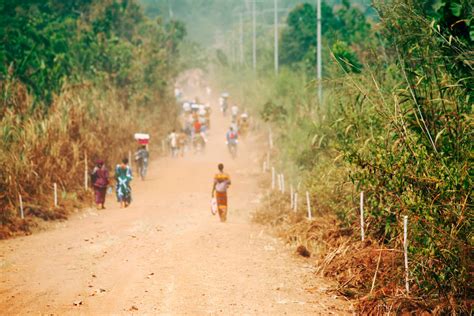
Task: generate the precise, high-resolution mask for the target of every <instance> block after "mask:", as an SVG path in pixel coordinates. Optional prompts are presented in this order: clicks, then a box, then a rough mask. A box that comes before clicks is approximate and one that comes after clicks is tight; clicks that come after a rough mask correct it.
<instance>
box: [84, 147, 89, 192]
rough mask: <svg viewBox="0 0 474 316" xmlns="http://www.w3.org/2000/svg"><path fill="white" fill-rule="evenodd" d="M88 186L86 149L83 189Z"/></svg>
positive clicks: (85, 153) (85, 154)
mask: <svg viewBox="0 0 474 316" xmlns="http://www.w3.org/2000/svg"><path fill="white" fill-rule="evenodd" d="M88 188H89V172H88V170H87V151H85V152H84V189H85V190H86V191H87V190H88Z"/></svg>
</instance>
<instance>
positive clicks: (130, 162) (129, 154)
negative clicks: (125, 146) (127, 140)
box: [128, 150, 132, 169]
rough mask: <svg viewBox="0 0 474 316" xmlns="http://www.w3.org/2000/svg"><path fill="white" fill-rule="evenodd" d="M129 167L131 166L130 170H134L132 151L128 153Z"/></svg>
mask: <svg viewBox="0 0 474 316" xmlns="http://www.w3.org/2000/svg"><path fill="white" fill-rule="evenodd" d="M128 165H129V166H130V169H132V151H131V150H129V151H128Z"/></svg>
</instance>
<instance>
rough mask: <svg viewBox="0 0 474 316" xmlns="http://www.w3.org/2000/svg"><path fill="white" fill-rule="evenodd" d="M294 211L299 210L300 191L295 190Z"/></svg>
mask: <svg viewBox="0 0 474 316" xmlns="http://www.w3.org/2000/svg"><path fill="white" fill-rule="evenodd" d="M293 203H294V206H293V211H294V212H295V213H296V212H297V211H298V192H295V198H294V202H293Z"/></svg>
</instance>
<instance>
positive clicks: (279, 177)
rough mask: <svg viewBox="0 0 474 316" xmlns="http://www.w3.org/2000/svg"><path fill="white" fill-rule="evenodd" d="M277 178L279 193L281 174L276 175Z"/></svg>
mask: <svg viewBox="0 0 474 316" xmlns="http://www.w3.org/2000/svg"><path fill="white" fill-rule="evenodd" d="M277 178H278V191H280V192H281V174H280V173H279V174H278V176H277Z"/></svg>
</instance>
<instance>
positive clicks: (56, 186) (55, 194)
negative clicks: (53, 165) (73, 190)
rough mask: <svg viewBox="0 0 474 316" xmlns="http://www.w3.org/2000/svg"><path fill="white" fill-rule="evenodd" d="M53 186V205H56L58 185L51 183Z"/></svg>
mask: <svg viewBox="0 0 474 316" xmlns="http://www.w3.org/2000/svg"><path fill="white" fill-rule="evenodd" d="M53 188H54V207H58V185H57V184H56V182H55V183H53Z"/></svg>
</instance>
